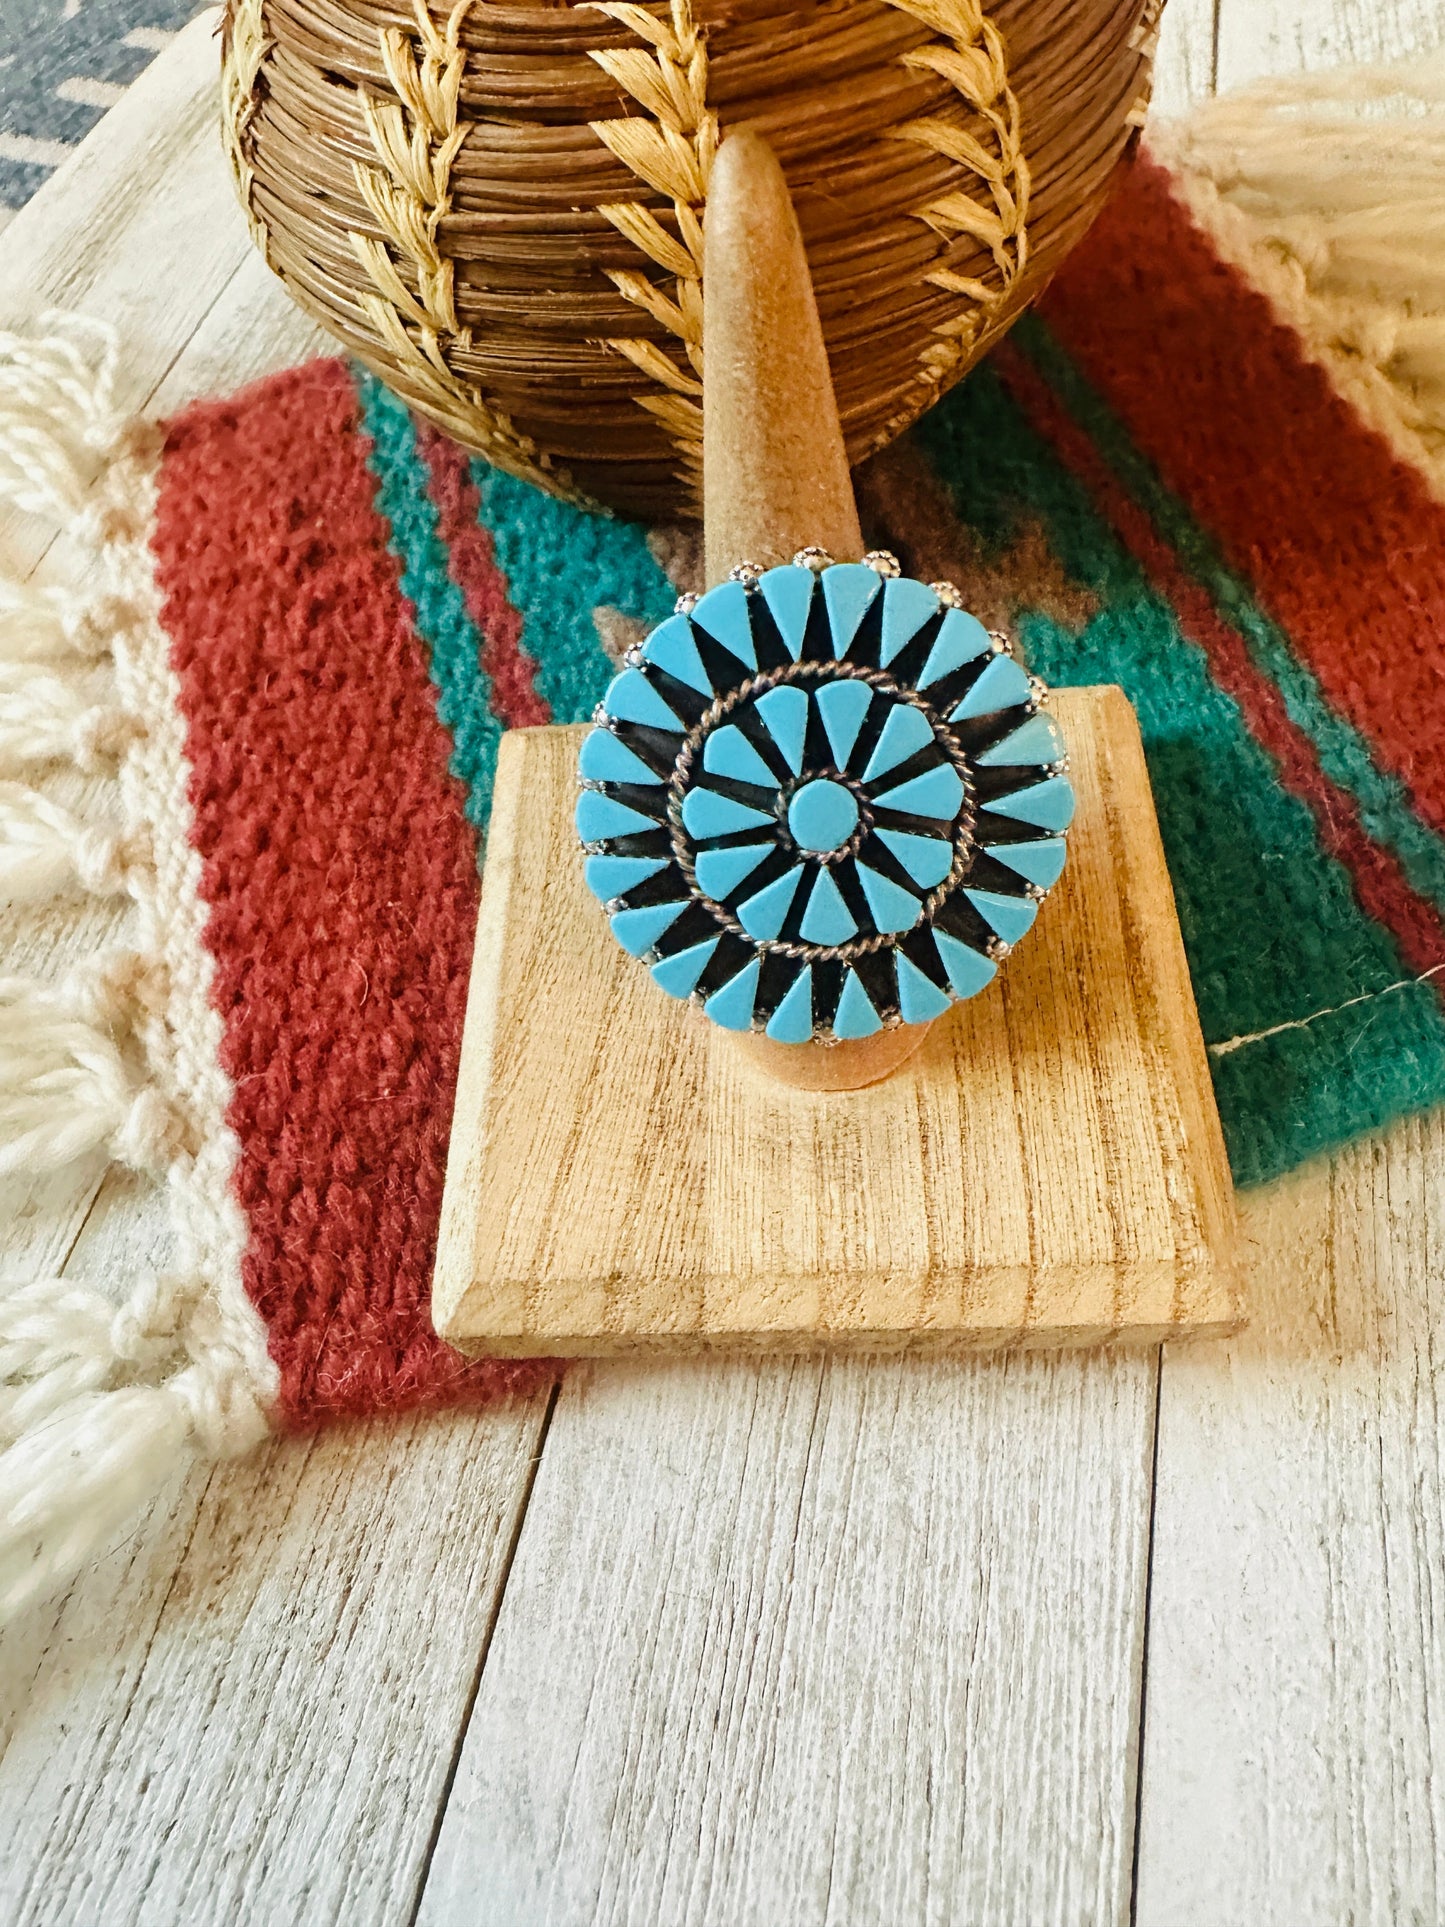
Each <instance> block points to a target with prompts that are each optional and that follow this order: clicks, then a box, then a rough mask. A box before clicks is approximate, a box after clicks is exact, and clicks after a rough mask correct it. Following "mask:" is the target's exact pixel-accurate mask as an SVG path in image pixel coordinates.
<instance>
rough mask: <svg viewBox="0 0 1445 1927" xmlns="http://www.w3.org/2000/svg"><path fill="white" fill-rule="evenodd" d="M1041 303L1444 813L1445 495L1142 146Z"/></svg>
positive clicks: (1331, 682)
mask: <svg viewBox="0 0 1445 1927" xmlns="http://www.w3.org/2000/svg"><path fill="white" fill-rule="evenodd" d="M1165 263H1167V271H1163V264H1165ZM1042 312H1043V314H1044V316H1045V317H1046V319H1047V321H1048V323H1049V326H1050V327H1051V328H1052V329H1053V330H1054V331H1055V332H1056V334H1057V335H1058V336H1059V337H1060V339H1061V340H1062V341H1063V342H1064V344H1065V345H1066V346H1067V348H1068V349H1069V351H1070V353H1071V354H1072V355H1073V356H1074V358H1075V359H1076V361H1077V362H1078V363H1079V365H1080V367H1081V368H1082V370H1083V371H1084V373H1085V374H1086V375H1087V376H1088V379H1089V380H1090V381H1091V382H1092V383H1093V384H1094V386H1095V388H1096V389H1098V391H1099V392H1100V393H1102V394H1103V395H1104V396H1105V398H1106V399H1107V400H1108V402H1109V403H1110V405H1111V406H1112V407H1113V409H1114V410H1115V412H1116V413H1117V414H1118V415H1119V416H1120V417H1121V419H1122V420H1123V421H1124V423H1125V424H1126V425H1127V427H1128V431H1129V433H1130V435H1131V436H1132V437H1133V439H1134V442H1135V445H1136V446H1137V447H1138V448H1139V449H1140V450H1142V451H1143V452H1144V453H1146V454H1147V455H1148V456H1149V457H1150V459H1151V460H1152V461H1153V462H1154V464H1155V466H1156V467H1157V469H1158V470H1159V473H1160V474H1161V476H1162V477H1163V478H1164V480H1165V482H1166V483H1167V484H1168V486H1169V487H1170V488H1171V489H1173V490H1174V492H1175V493H1176V494H1177V495H1179V496H1181V497H1182V498H1183V499H1184V501H1186V502H1187V503H1188V504H1189V506H1190V508H1191V509H1192V511H1193V513H1194V515H1195V517H1196V518H1197V520H1198V521H1200V522H1201V523H1202V524H1203V525H1204V526H1205V527H1206V528H1207V529H1208V530H1209V531H1210V532H1211V533H1212V534H1213V536H1214V537H1215V539H1216V541H1217V542H1218V543H1219V545H1220V548H1221V550H1222V551H1223V553H1224V555H1225V556H1226V558H1227V560H1228V561H1229V563H1230V565H1231V566H1232V567H1233V568H1234V569H1235V570H1236V571H1237V572H1238V573H1239V574H1240V575H1242V576H1244V577H1245V578H1246V579H1247V580H1248V581H1249V582H1250V583H1251V585H1252V587H1253V589H1254V592H1255V595H1256V597H1257V598H1258V600H1259V602H1260V603H1261V605H1262V606H1263V607H1264V608H1265V609H1267V610H1268V612H1269V613H1270V614H1271V615H1272V616H1273V617H1274V618H1275V620H1276V621H1277V622H1278V623H1279V624H1280V626H1281V627H1282V628H1283V629H1284V630H1285V631H1286V632H1287V634H1288V636H1289V638H1290V640H1291V642H1292V644H1293V645H1294V647H1295V649H1296V650H1297V651H1298V653H1299V655H1300V656H1301V658H1302V659H1303V660H1305V661H1306V662H1308V663H1309V665H1310V667H1311V668H1312V669H1313V670H1314V672H1315V674H1316V675H1317V676H1318V677H1319V680H1320V682H1321V684H1322V685H1323V687H1324V689H1325V691H1326V693H1327V695H1328V696H1329V699H1330V701H1331V702H1332V703H1333V705H1334V706H1335V708H1336V709H1337V710H1338V711H1339V712H1340V713H1341V714H1342V715H1344V716H1347V717H1348V718H1349V720H1350V721H1351V722H1353V723H1354V724H1355V726H1356V727H1357V728H1358V729H1360V730H1361V731H1363V732H1364V734H1365V735H1366V736H1367V738H1368V739H1369V740H1370V742H1371V743H1372V744H1373V746H1374V748H1375V751H1376V754H1377V758H1378V760H1379V762H1380V763H1381V764H1382V765H1383V766H1384V767H1386V768H1388V769H1391V770H1393V771H1394V772H1395V773H1396V774H1397V775H1399V776H1400V777H1401V778H1402V779H1403V780H1404V782H1405V783H1406V785H1407V786H1408V788H1409V790H1410V793H1411V796H1412V797H1413V799H1414V802H1415V806H1416V808H1417V810H1418V811H1419V813H1420V815H1421V816H1422V817H1423V818H1424V819H1425V820H1426V821H1427V822H1429V823H1430V824H1432V825H1433V826H1434V827H1435V828H1436V829H1445V759H1442V758H1441V757H1440V755H1439V753H1438V745H1439V744H1440V742H1441V741H1442V740H1445V676H1442V675H1441V674H1440V638H1441V636H1442V634H1445V507H1442V506H1441V505H1440V504H1439V503H1437V502H1435V501H1434V500H1433V499H1432V498H1431V496H1430V495H1429V493H1428V492H1427V490H1426V488H1425V486H1424V483H1423V482H1422V480H1421V478H1420V477H1419V476H1418V475H1417V474H1416V473H1415V472H1414V470H1412V469H1410V468H1409V467H1407V466H1406V465H1405V464H1404V463H1401V462H1399V461H1397V460H1396V459H1395V458H1394V457H1393V455H1392V454H1391V452H1390V450H1389V448H1388V447H1387V446H1386V444H1385V443H1384V441H1383V440H1381V439H1380V437H1379V436H1377V435H1376V434H1374V433H1373V432H1372V431H1371V430H1370V429H1368V428H1367V427H1366V426H1365V425H1364V424H1363V423H1362V422H1361V421H1360V419H1359V418H1358V416H1356V414H1355V413H1354V411H1353V410H1352V409H1351V408H1350V407H1349V406H1348V404H1347V403H1346V402H1344V401H1343V400H1342V399H1341V398H1340V397H1339V396H1338V395H1337V394H1336V393H1335V392H1334V390H1333V389H1332V388H1331V387H1330V384H1329V382H1328V380H1327V378H1326V376H1325V374H1324V373H1323V371H1322V370H1321V369H1320V368H1319V367H1318V366H1317V365H1315V364H1314V363H1313V362H1310V361H1307V360H1306V359H1305V358H1304V355H1303V353H1302V351H1301V349H1300V346H1299V343H1298V341H1297V339H1296V337H1295V336H1294V335H1293V334H1292V333H1291V332H1290V331H1289V330H1288V329H1287V328H1284V327H1281V326H1279V325H1278V324H1276V323H1275V322H1274V321H1273V319H1272V315H1271V311H1270V309H1269V307H1268V305H1267V303H1266V302H1265V300H1264V298H1263V297H1262V296H1261V295H1259V294H1257V293H1256V292H1255V291H1254V290H1253V289H1252V288H1250V287H1249V286H1248V285H1247V283H1246V282H1245V281H1244V280H1243V279H1242V278H1241V277H1240V276H1239V275H1237V274H1236V273H1235V272H1234V270H1233V269H1231V268H1229V267H1227V266H1226V265H1225V264H1224V263H1222V262H1221V261H1220V260H1219V259H1218V257H1217V256H1216V255H1215V253H1214V252H1213V250H1212V248H1211V246H1210V244H1209V241H1208V240H1207V238H1206V237H1205V236H1204V235H1203V234H1201V233H1200V232H1199V230H1198V229H1197V228H1196V227H1194V225H1193V224H1192V222H1191V221H1190V219H1189V217H1188V215H1187V214H1186V213H1185V211H1184V209H1183V208H1182V207H1181V206H1180V204H1179V203H1178V201H1176V200H1175V199H1174V197H1173V195H1172V194H1171V193H1170V191H1169V186H1168V180H1167V176H1166V175H1165V174H1164V173H1163V171H1162V170H1161V169H1159V168H1157V167H1155V166H1153V165H1152V164H1150V163H1148V162H1138V163H1136V165H1135V167H1134V170H1133V173H1132V175H1131V176H1130V179H1129V181H1128V183H1127V185H1126V186H1125V187H1124V188H1123V190H1122V191H1121V192H1120V193H1118V194H1116V195H1115V197H1114V199H1113V200H1112V201H1111V202H1110V204H1109V206H1108V207H1107V208H1106V210H1105V212H1104V214H1103V215H1102V216H1101V218H1100V220H1099V222H1098V225H1097V226H1096V227H1095V229H1094V231H1093V234H1092V236H1091V239H1090V242H1089V245H1088V246H1087V247H1086V248H1081V249H1080V250H1079V252H1078V253H1077V254H1075V255H1074V256H1073V257H1072V258H1071V260H1070V262H1069V263H1068V265H1067V267H1066V268H1065V269H1064V271H1063V272H1062V273H1061V274H1060V275H1059V277H1058V279H1057V280H1056V281H1055V282H1054V284H1053V287H1052V288H1051V289H1050V291H1049V293H1048V294H1047V296H1046V297H1045V299H1044V301H1043V303H1042Z"/></svg>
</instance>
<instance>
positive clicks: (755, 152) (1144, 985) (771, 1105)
mask: <svg viewBox="0 0 1445 1927" xmlns="http://www.w3.org/2000/svg"><path fill="white" fill-rule="evenodd" d="M706 265H707V281H708V289H709V294H708V306H707V314H706V329H707V337H706V365H707V371H708V372H707V380H706V384H705V395H704V417H705V426H704V444H703V449H704V456H703V473H704V502H705V532H706V550H707V574H708V578H709V581H710V582H716V581H719V580H721V579H723V578H724V577H725V576H726V574H727V572H728V570H729V569H730V568H731V567H733V566H734V565H735V564H736V563H738V562H740V561H744V560H746V561H748V562H753V563H757V564H759V565H762V566H770V565H772V564H774V563H777V562H782V561H786V560H787V559H788V558H789V557H790V556H791V555H792V554H793V553H794V551H796V550H797V549H799V548H802V547H803V546H805V545H806V544H809V543H817V544H820V545H821V546H823V547H825V548H827V549H828V550H830V551H831V553H833V554H834V555H835V556H837V557H839V558H840V559H854V558H856V557H857V556H858V555H859V554H860V553H861V551H862V546H863V545H862V540H861V536H860V533H859V527H858V518H857V512H856V509H855V506H854V501H853V494H852V485H851V481H850V478H849V473H848V465H847V458H846V455H845V452H844V443H843V437H842V434H841V432H840V429H839V425H838V414H837V408H836V404H835V401H834V397H833V389H832V385H831V382H830V379H829V373H828V363H827V358H826V354H825V352H824V347H823V339H822V333H821V329H820V327H819V323H818V316H817V310H816V307H815V304H814V301H813V295H812V288H811V284H810V281H809V278H808V269H807V262H806V257H805V254H804V251H803V244H802V239H801V236H800V234H799V232H798V227H797V223H796V221H795V219H794V217H793V212H792V208H791V205H790V203H789V199H788V193H787V188H786V185H785V184H784V181H783V177H782V174H781V172H780V170H779V169H778V167H777V164H776V162H775V161H774V159H773V157H772V155H771V153H770V151H769V149H768V147H767V145H766V143H765V142H763V141H762V140H761V139H760V138H758V137H757V136H755V135H752V134H749V133H747V132H742V133H739V134H736V135H734V136H732V137H731V138H729V139H728V140H727V141H725V142H724V144H723V146H722V147H721V149H720V150H719V153H718V157H717V161H716V163H715V167H714V174H713V186H712V194H711V198H710V201H709V208H708V222H707V231H706ZM1052 702H1053V707H1054V711H1055V714H1056V715H1057V716H1058V718H1059V720H1060V723H1061V725H1062V727H1063V729H1064V732H1065V735H1066V737H1067V739H1068V742H1069V746H1070V752H1071V762H1072V778H1073V782H1074V786H1075V789H1076V791H1077V793H1078V815H1077V818H1076V821H1075V825H1074V828H1073V830H1072V832H1071V835H1070V856H1069V863H1068V866H1067V868H1066V869H1065V872H1064V876H1063V879H1062V880H1061V882H1060V884H1059V886H1058V888H1057V890H1056V891H1055V892H1054V895H1053V897H1052V898H1051V900H1050V902H1049V904H1048V905H1047V906H1046V910H1045V914H1044V915H1043V916H1042V917H1041V918H1040V920H1039V927H1038V929H1037V931H1036V932H1035V933H1034V934H1033V936H1032V938H1031V940H1030V943H1029V944H1028V945H1026V946H1025V947H1024V949H1023V950H1022V951H1021V953H1020V954H1019V956H1018V957H1017V958H1014V959H1011V960H1010V963H1009V965H1008V966H1007V968H1006V969H1005V970H1004V971H1003V972H1001V974H1000V977H999V979H998V980H997V981H996V982H995V983H993V984H992V985H990V986H989V988H988V989H987V990H986V991H985V992H983V993H982V994H981V995H979V996H977V997H975V998H973V999H971V1000H969V1001H968V1002H966V1003H963V1004H960V1005H958V1006H956V1007H955V1008H954V1009H953V1010H951V1011H950V1012H949V1013H948V1015H947V1016H944V1017H941V1018H938V1019H937V1020H936V1021H935V1022H934V1023H933V1024H931V1025H917V1026H905V1027H900V1028H897V1029H892V1030H884V1031H882V1032H880V1033H878V1034H877V1035H876V1036H874V1037H870V1038H866V1039H863V1040H861V1041H859V1042H857V1043H844V1044H828V1045H824V1044H803V1045H786V1044H773V1043H770V1042H769V1041H768V1040H766V1039H765V1038H762V1037H760V1036H758V1035H755V1034H752V1035H743V1036H736V1035H733V1034H731V1033H728V1032H723V1031H719V1030H718V1029H717V1028H716V1027H715V1026H713V1025H710V1024H708V1023H706V1022H705V1021H704V1020H702V1019H701V1018H700V1017H699V1016H698V1014H697V1013H696V1012H695V1011H692V1010H690V1009H689V1008H687V1007H686V1006H685V1005H679V1004H677V1003H675V1002H674V1001H672V1000H671V999H669V998H668V997H666V996H664V995H662V994H661V993H660V992H659V991H658V990H657V988H656V987H655V986H654V985H653V984H652V983H651V982H650V981H649V980H648V977H647V973H646V972H645V971H639V970H638V968H637V966H636V964H635V963H634V962H633V960H632V959H631V958H629V957H628V956H626V955H625V954H624V953H623V952H622V951H621V950H620V949H619V948H618V946H617V944H616V943H615V942H614V941H613V939H612V937H611V934H610V932H609V930H608V928H607V921H606V918H605V917H604V916H603V915H602V914H601V912H600V910H599V909H598V906H597V905H596V904H595V903H594V902H593V901H592V899H591V898H590V897H589V896H588V895H587V893H586V890H585V888H584V885H583V881H582V868H581V863H580V861H579V858H578V855H577V849H576V841H575V834H574V831H573V829H572V805H573V801H574V798H575V794H576V787H575V785H576V774H575V773H576V760H577V753H578V747H579V743H580V740H581V738H582V736H583V735H584V734H585V733H586V726H585V725H579V726H576V727H561V728H558V727H554V728H546V729H531V730H519V731H514V732H512V733H510V734H509V735H508V736H507V737H506V738H505V739H504V741H503V744H502V749H501V755H500V758H499V762H498V770H497V781H496V791H495V801H494V805H493V814H492V824H491V831H490V838H489V844H488V855H487V870H486V879H485V884H484V888H483V894H482V908H481V915H480V920H479V924H478V931H477V946H476V955H475V960H474V963H473V971H472V983H471V993H470V999H469V1006H468V1013H467V1023H466V1032H465V1036H464V1039H463V1045H462V1060H461V1068H460V1076H459V1081H458V1089H457V1101H456V1111H455V1116H454V1119H453V1126H452V1140H451V1152H450V1158H449V1162H448V1169H447V1181H446V1193H445V1198H444V1202H443V1209H442V1223H441V1233H440V1240H439V1246H438V1252H437V1262H436V1270H435V1278H434V1284H433V1315H434V1319H435V1323H436V1327H437V1330H438V1332H440V1334H441V1335H442V1336H443V1337H444V1338H446V1339H448V1340H449V1341H450V1342H451V1343H452V1344H454V1345H456V1346H458V1347H459V1348H460V1349H462V1350H465V1351H471V1352H477V1353H484V1354H492V1355H501V1356H511V1357H526V1356H532V1355H558V1356H564V1357H565V1356H569V1355H572V1356H578V1355H587V1354H609V1353H621V1352H646V1351H656V1352H675V1351H696V1350H700V1349H704V1348H709V1347H723V1346H727V1347H735V1348H739V1349H753V1350H765V1349H799V1348H803V1347H811V1346H817V1345H847V1346H851V1347H854V1348H857V1349H901V1348H911V1347H923V1346H930V1347H948V1346H964V1345H980V1344H1002V1343H1032V1344H1049V1343H1080V1342H1090V1341H1094V1340H1099V1339H1104V1338H1109V1337H1119V1338H1126V1339H1134V1340H1139V1341H1144V1340H1148V1341H1155V1340H1158V1339H1161V1338H1170V1337H1179V1336H1184V1335H1187V1334H1199V1333H1219V1332H1223V1331H1227V1330H1229V1329H1231V1328H1232V1327H1233V1325H1234V1324H1235V1323H1236V1322H1237V1307H1236V1297H1235V1283H1234V1275H1233V1267H1232V1248H1233V1242H1234V1214H1233V1201H1232V1194H1231V1189H1230V1182H1229V1173H1228V1166H1227V1163H1226V1160H1225V1154H1224V1146H1223V1140H1222V1137H1221V1134H1220V1128H1219V1120H1218V1115H1217V1113H1216V1110H1215V1107H1214V1098H1213V1092H1212V1089H1211V1086H1210V1080H1209V1072H1208V1066H1207V1063H1206V1060H1205V1053H1204V1045H1203V1040H1202V1038H1201V1036H1200V1031H1199V1024H1198V1019H1197V1016H1196V1014H1195V1009H1194V1000H1193V995H1192V991H1191V987H1190V983H1189V974H1188V968H1187V965H1186V962H1185V957H1184V950H1183V944H1182V941H1181V939H1180V934H1179V927H1178V921H1177V918H1176V916H1175V911H1174V901H1173V895H1172V892H1171V889H1170V885H1169V876H1168V871H1167V869H1166V868H1165V863H1164V854H1163V849H1162V846H1161V844H1160V840H1159V831H1158V826H1157V823H1156V821H1155V816H1154V808H1153V801H1152V797H1151V795H1150V791H1149V782H1148V775H1147V771H1146V769H1145V765H1144V757H1143V751H1142V747H1141V744H1140V740H1139V732H1138V726H1137V723H1136V722H1135V719H1134V714H1133V711H1132V710H1131V708H1130V707H1129V704H1128V702H1127V701H1126V700H1125V698H1124V695H1123V693H1122V692H1121V691H1120V690H1117V689H1111V688H1102V689H1075V690H1066V691H1061V692H1056V694H1055V696H1054V697H1053V699H1052Z"/></svg>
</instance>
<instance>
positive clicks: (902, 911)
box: [858, 863, 923, 931]
mask: <svg viewBox="0 0 1445 1927" xmlns="http://www.w3.org/2000/svg"><path fill="white" fill-rule="evenodd" d="M858 881H859V882H860V883H861V884H862V885H863V894H864V896H865V897H867V899H868V908H869V909H870V910H871V911H872V912H873V921H874V923H875V924H876V925H877V927H878V929H880V930H885V931H896V930H911V929H912V928H913V926H914V924H915V923H917V921H918V913H919V911H920V910H921V909H922V907H923V906H922V905H921V904H920V903H919V901H918V898H917V897H916V896H914V894H913V892H912V891H911V890H905V889H904V888H903V887H902V885H901V884H898V883H890V882H889V881H888V879H887V877H881V876H879V874H878V872H877V871H876V870H870V869H869V868H868V865H867V864H866V863H860V864H859V865H858Z"/></svg>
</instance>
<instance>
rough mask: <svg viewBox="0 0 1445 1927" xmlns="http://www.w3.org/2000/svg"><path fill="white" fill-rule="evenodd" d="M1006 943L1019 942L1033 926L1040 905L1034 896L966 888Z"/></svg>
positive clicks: (991, 927) (986, 919)
mask: <svg viewBox="0 0 1445 1927" xmlns="http://www.w3.org/2000/svg"><path fill="white" fill-rule="evenodd" d="M963 894H964V895H965V896H966V897H967V898H968V900H969V902H970V903H971V904H972V905H973V907H974V909H975V910H977V912H978V914H979V915H980V916H981V917H982V918H983V920H984V922H985V923H986V924H988V925H989V927H990V929H992V930H994V931H995V932H997V934H998V935H999V936H1000V937H1002V938H1003V940H1004V942H1005V943H1017V942H1018V940H1019V938H1020V937H1021V936H1023V935H1024V933H1025V932H1026V931H1028V930H1031V929H1032V928H1033V922H1034V918H1035V917H1036V916H1037V915H1038V914H1039V906H1038V905H1037V904H1036V903H1035V902H1034V900H1033V898H1032V897H1006V896H1003V895H1001V894H1000V893H999V892H998V891H997V890H965V891H964V893H963Z"/></svg>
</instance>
